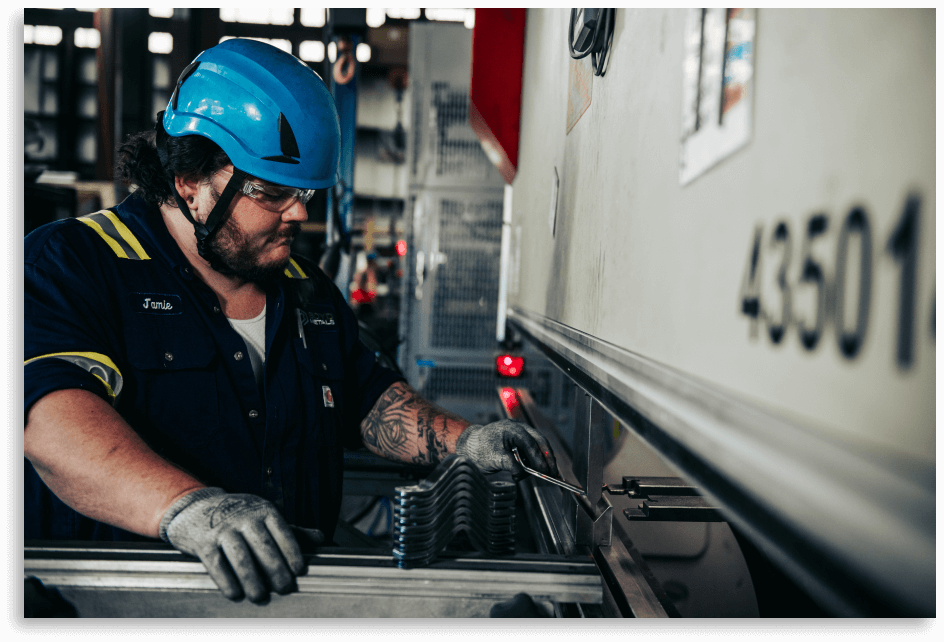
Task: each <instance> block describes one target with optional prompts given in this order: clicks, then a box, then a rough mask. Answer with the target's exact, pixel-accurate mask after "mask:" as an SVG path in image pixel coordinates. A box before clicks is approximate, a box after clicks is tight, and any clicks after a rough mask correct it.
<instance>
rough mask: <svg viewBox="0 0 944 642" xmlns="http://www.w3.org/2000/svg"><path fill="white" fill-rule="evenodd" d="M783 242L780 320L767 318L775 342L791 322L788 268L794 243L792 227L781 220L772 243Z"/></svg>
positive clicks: (779, 276) (778, 281) (778, 274)
mask: <svg viewBox="0 0 944 642" xmlns="http://www.w3.org/2000/svg"><path fill="white" fill-rule="evenodd" d="M780 243H782V244H783V246H784V247H783V261H781V262H780V271H779V272H777V285H778V286H779V287H780V294H781V297H782V300H783V305H782V306H781V309H780V320H779V321H777V322H776V323H771V322H770V319H767V332H768V333H769V334H770V340H771V341H773V342H774V343H780V341H781V340H782V339H783V335H784V334H785V333H786V331H787V324H789V323H790V286H789V285H788V284H787V269H788V268H789V267H790V254H791V252H790V248H791V246H792V245H793V244H792V242H791V240H790V229H789V228H788V227H787V224H786V222H780V223H778V224H777V227H776V228H774V235H773V239H772V241H771V245H774V244H780Z"/></svg>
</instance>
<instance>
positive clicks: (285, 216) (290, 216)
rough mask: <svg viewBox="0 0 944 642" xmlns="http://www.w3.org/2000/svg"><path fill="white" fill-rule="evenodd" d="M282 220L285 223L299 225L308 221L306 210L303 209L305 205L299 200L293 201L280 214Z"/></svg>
mask: <svg viewBox="0 0 944 642" xmlns="http://www.w3.org/2000/svg"><path fill="white" fill-rule="evenodd" d="M282 220H283V221H285V222H286V223H290V222H292V221H298V222H299V223H304V222H305V221H307V220H308V210H307V209H306V208H305V204H304V203H302V202H301V201H300V200H298V199H295V201H294V202H293V203H292V204H291V205H290V206H289V207H288V209H286V210H285V211H284V212H282Z"/></svg>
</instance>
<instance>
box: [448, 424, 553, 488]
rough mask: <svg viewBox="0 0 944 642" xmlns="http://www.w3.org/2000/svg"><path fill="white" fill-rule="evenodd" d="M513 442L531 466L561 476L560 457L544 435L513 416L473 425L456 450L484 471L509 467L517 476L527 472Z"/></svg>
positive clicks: (465, 431)
mask: <svg viewBox="0 0 944 642" xmlns="http://www.w3.org/2000/svg"><path fill="white" fill-rule="evenodd" d="M512 446H517V447H518V454H519V455H521V459H522V461H524V463H525V465H526V466H527V467H528V468H533V469H534V470H536V471H538V472H540V473H544V474H545V475H550V476H552V477H558V476H559V473H558V471H557V460H555V459H554V453H553V451H552V450H551V446H550V444H548V443H547V439H545V438H544V435H542V434H541V433H539V432H538V431H537V430H535V429H534V428H532V427H531V426H528V425H526V424H523V423H521V422H518V421H513V420H511V419H502V420H500V421H495V422H492V423H490V424H487V425H485V426H480V425H475V424H473V425H471V426H469V427H468V428H466V429H465V430H464V431H463V432H462V434H461V435H459V440H458V441H457V442H456V454H457V455H462V456H463V457H468V458H469V459H471V460H472V462H473V463H475V465H476V466H478V467H479V469H481V470H482V472H486V473H493V472H497V471H499V470H509V471H511V474H512V475H513V476H514V477H516V478H519V477H521V476H523V475H525V474H526V473H525V472H524V470H522V468H521V466H519V465H518V462H516V461H515V457H514V455H512V454H511V447H512Z"/></svg>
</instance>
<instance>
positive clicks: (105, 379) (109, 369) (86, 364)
mask: <svg viewBox="0 0 944 642" xmlns="http://www.w3.org/2000/svg"><path fill="white" fill-rule="evenodd" d="M40 359H62V360H63V361H67V362H69V363H72V364H75V365H77V366H79V367H80V368H83V369H84V370H86V371H87V372H88V373H89V374H91V375H92V376H94V377H95V378H96V379H98V380H99V381H101V382H102V383H103V384H105V389H106V390H107V391H108V398H109V399H111V401H112V404H113V405H114V404H115V403H117V402H118V397H119V395H121V388H122V385H123V383H124V379H123V378H122V376H121V371H120V370H118V366H116V365H115V362H114V361H112V360H111V359H109V358H108V357H107V356H105V355H103V354H100V353H98V352H56V353H53V354H44V355H42V356H39V357H33V358H32V359H27V360H26V361H25V362H24V363H23V365H24V366H25V365H27V364H30V363H33V362H34V361H39V360H40Z"/></svg>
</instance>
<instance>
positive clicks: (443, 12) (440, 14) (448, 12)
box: [426, 9, 475, 22]
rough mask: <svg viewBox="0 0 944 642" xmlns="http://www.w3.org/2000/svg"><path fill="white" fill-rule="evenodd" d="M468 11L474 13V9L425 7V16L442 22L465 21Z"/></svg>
mask: <svg viewBox="0 0 944 642" xmlns="http://www.w3.org/2000/svg"><path fill="white" fill-rule="evenodd" d="M469 13H472V14H473V15H475V10H474V9H427V10H426V17H427V18H428V19H429V20H439V21H443V22H465V21H466V19H467V18H468V17H469Z"/></svg>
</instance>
